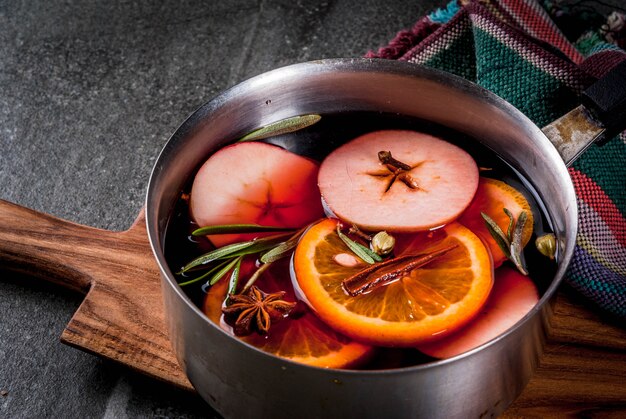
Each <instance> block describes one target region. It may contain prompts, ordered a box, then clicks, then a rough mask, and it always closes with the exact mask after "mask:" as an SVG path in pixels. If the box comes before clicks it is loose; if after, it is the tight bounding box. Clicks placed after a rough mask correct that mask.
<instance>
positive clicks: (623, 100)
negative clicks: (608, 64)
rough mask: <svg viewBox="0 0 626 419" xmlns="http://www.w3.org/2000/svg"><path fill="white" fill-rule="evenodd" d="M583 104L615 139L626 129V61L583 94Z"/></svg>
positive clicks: (605, 136) (605, 134)
mask: <svg viewBox="0 0 626 419" xmlns="http://www.w3.org/2000/svg"><path fill="white" fill-rule="evenodd" d="M582 104H583V105H584V106H585V107H586V108H587V109H588V110H589V112H591V114H592V115H593V117H594V118H595V119H596V120H598V121H599V122H600V123H601V124H602V126H603V127H604V134H603V137H604V138H605V139H610V138H613V137H614V136H615V135H617V134H619V133H620V132H622V131H623V130H624V129H626V60H624V61H622V62H621V63H619V64H618V65H617V66H616V67H615V68H613V69H612V70H611V71H610V72H609V73H608V74H606V75H605V76H604V77H602V78H601V79H600V80H598V81H597V82H595V83H594V84H592V85H591V86H590V87H589V88H587V90H585V91H584V92H583V95H582Z"/></svg>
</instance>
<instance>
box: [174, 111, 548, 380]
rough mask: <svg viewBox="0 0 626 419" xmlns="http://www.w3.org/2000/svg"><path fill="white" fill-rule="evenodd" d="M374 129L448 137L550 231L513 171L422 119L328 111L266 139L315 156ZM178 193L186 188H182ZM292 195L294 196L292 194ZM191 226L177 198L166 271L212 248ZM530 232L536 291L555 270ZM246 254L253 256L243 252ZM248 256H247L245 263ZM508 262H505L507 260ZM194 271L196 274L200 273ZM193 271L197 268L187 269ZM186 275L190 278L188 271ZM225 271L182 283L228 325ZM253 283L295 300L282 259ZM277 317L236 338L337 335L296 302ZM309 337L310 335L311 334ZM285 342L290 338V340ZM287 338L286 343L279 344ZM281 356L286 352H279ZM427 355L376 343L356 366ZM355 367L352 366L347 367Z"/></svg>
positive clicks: (269, 340)
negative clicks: (215, 278) (217, 277)
mask: <svg viewBox="0 0 626 419" xmlns="http://www.w3.org/2000/svg"><path fill="white" fill-rule="evenodd" d="M376 129H415V130H420V131H425V132H429V133H431V134H433V135H437V136H439V137H441V138H445V139H446V140H450V139H454V140H456V141H453V142H454V143H455V144H456V145H459V146H461V147H462V148H464V149H466V150H467V151H468V152H469V153H470V154H471V155H472V156H473V157H474V159H475V160H476V162H477V164H478V166H479V167H487V168H490V170H489V171H488V172H484V173H481V175H486V176H488V177H492V178H496V179H500V180H503V181H504V182H506V183H508V184H510V185H511V186H513V187H515V188H516V189H518V190H519V191H521V192H522V193H523V194H524V195H525V196H526V198H527V200H528V201H529V203H530V204H531V208H532V210H533V216H534V220H535V226H534V231H535V233H539V234H543V233H544V232H547V231H550V227H549V219H548V218H547V217H546V215H545V213H543V212H542V211H541V210H540V208H542V206H541V205H540V204H538V200H537V199H536V195H535V194H533V193H532V192H531V190H529V189H528V188H527V187H525V185H528V182H526V181H524V180H523V179H520V178H519V177H518V176H517V175H516V173H515V172H514V171H513V170H512V169H511V168H510V167H509V166H508V165H507V164H506V163H504V162H503V161H502V160H501V159H500V158H498V157H497V156H496V155H495V154H494V153H493V152H491V151H490V150H488V149H487V148H485V147H483V146H481V145H480V144H478V143H477V142H476V141H475V140H472V139H468V138H466V137H464V136H462V135H459V134H458V133H454V132H450V131H448V130H445V129H442V128H440V127H434V126H432V125H428V124H424V123H423V122H421V121H416V120H414V119H406V118H400V117H397V116H390V115H380V114H366V115H363V114H358V113H351V114H343V115H329V116H324V117H323V118H322V122H320V123H318V124H316V125H314V126H312V127H309V128H307V129H306V130H303V131H300V132H297V133H292V134H287V135H282V136H278V137H274V138H270V139H268V140H267V141H268V142H272V143H275V144H277V145H281V146H283V147H285V148H286V149H288V150H290V151H293V152H298V153H301V154H303V155H306V156H307V157H311V158H316V159H318V160H321V159H323V157H324V156H325V155H326V154H327V153H328V152H330V151H331V150H332V149H334V148H336V147H337V146H338V145H340V144H342V143H343V142H345V141H348V140H350V139H352V138H354V137H356V136H358V135H359V134H361V133H364V132H369V131H373V130H376ZM184 192H189V191H188V190H186V191H184ZM296 198H297V197H294V199H296ZM195 228H197V226H195V225H194V224H193V223H192V222H191V220H190V219H189V216H188V207H187V202H186V201H185V200H182V199H181V200H180V201H179V203H178V205H177V206H176V208H175V209H174V212H173V214H172V217H171V219H170V223H169V225H168V229H167V232H166V239H165V254H166V258H167V260H168V264H169V265H170V267H171V269H172V271H174V272H176V271H178V270H179V269H180V267H181V266H183V265H184V264H185V263H187V262H188V261H190V260H191V259H193V258H195V257H197V256H199V255H201V254H203V253H206V252H207V251H209V250H211V249H212V246H211V244H210V242H208V240H206V239H204V238H193V239H191V240H190V239H189V237H190V233H191V231H193V230H194V229H195ZM534 239H535V235H533V237H532V238H531V241H530V243H529V245H528V246H526V249H525V254H524V255H525V259H526V262H527V266H528V269H529V272H530V277H531V278H532V279H533V281H534V282H535V284H536V285H537V288H538V290H539V292H540V294H541V293H542V292H543V291H544V290H545V289H546V288H547V287H548V285H549V281H550V280H551V279H552V277H553V274H554V272H555V269H556V263H555V262H554V261H550V260H549V259H547V258H545V257H543V256H542V255H540V254H539V253H538V252H537V251H536V249H535V248H534V246H533V245H532V243H534ZM248 258H252V259H253V258H254V257H253V256H248ZM251 262H252V261H251V260H249V261H248V263H251ZM507 264H508V262H507ZM201 273H202V272H200V273H199V274H201ZM192 274H193V275H198V273H192ZM190 277H193V276H192V275H191V274H190ZM188 279H190V278H181V279H180V281H179V282H184V281H185V280H188ZM227 281H228V275H227V276H226V277H225V278H223V279H222V280H221V281H220V282H219V283H218V284H216V285H214V286H213V290H212V291H211V292H210V293H209V294H208V296H209V297H208V298H207V293H206V292H205V291H206V287H203V285H204V282H200V283H198V284H193V285H189V286H186V287H184V288H183V289H184V290H185V291H186V292H187V293H188V295H189V296H190V298H191V299H192V300H193V301H194V302H195V303H196V304H197V305H198V306H199V307H201V308H203V309H204V311H205V313H207V315H208V316H209V318H211V320H213V321H214V322H215V323H216V324H218V325H219V326H220V327H222V328H225V329H226V330H229V328H230V327H229V326H228V325H227V324H225V323H224V322H223V319H222V318H221V301H223V297H222V296H224V295H225V293H226V285H227V284H226V283H227ZM246 281H247V277H246V276H245V275H242V277H241V278H240V287H241V284H244V283H245V282H246ZM257 285H258V286H259V288H261V289H263V290H264V291H265V292H268V293H269V292H273V291H274V290H283V291H286V292H287V295H286V296H285V300H288V301H297V300H296V296H295V294H294V292H293V289H292V287H291V279H290V275H289V266H288V259H284V260H282V261H279V262H276V263H275V264H274V266H272V267H271V268H270V269H269V270H268V271H266V272H265V273H264V275H262V276H261V278H259V281H258V282H257ZM291 317H292V318H291V319H290V318H287V319H285V320H283V321H281V322H278V323H276V324H274V325H273V326H272V327H271V329H270V331H269V333H268V335H267V336H259V335H256V334H253V335H250V336H248V337H244V338H242V339H243V340H244V341H246V342H247V343H249V344H251V345H254V346H256V347H258V348H260V349H262V350H267V351H268V352H271V353H277V354H279V355H281V352H280V351H281V349H278V348H279V347H280V345H281V344H283V348H284V350H285V351H288V350H289V348H291V347H297V346H298V344H299V342H300V341H301V340H303V339H304V338H303V336H305V335H306V334H308V335H311V334H313V335H315V337H317V338H318V339H317V341H318V342H322V341H324V340H325V339H324V336H333V337H334V338H335V339H339V341H344V340H343V339H342V338H337V336H338V335H337V334H336V333H335V332H333V331H332V330H331V329H330V328H329V327H327V326H325V325H324V324H323V323H322V322H321V321H320V320H319V319H317V317H316V316H315V314H314V313H313V312H312V311H311V310H310V309H309V308H308V307H307V306H306V304H304V303H302V302H300V303H299V304H298V306H297V308H296V313H295V314H294V315H292V316H291ZM314 340H315V339H314ZM290 342H291V343H290ZM285 343H287V344H285ZM330 350H336V348H333V347H332V346H331V347H325V346H324V345H321V344H320V345H318V346H317V347H314V348H311V352H312V353H315V354H318V355H320V354H323V353H325V352H328V351H330ZM285 354H286V355H287V356H289V355H290V354H287V353H285ZM432 360H433V358H430V357H428V356H427V355H424V354H421V353H420V352H419V351H417V350H415V349H392V348H377V349H376V351H375V352H374V353H373V354H371V356H370V357H369V358H368V361H367V362H365V363H362V364H361V365H359V366H358V368H360V369H385V368H395V367H403V366H408V365H415V364H420V363H425V362H429V361H432ZM350 367H357V366H350Z"/></svg>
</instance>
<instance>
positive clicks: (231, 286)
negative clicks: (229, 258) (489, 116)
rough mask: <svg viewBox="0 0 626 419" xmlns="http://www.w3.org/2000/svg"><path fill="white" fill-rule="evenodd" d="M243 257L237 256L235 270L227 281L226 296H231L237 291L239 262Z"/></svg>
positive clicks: (239, 270)
mask: <svg viewBox="0 0 626 419" xmlns="http://www.w3.org/2000/svg"><path fill="white" fill-rule="evenodd" d="M242 259H243V256H239V257H238V258H237V259H236V261H237V263H236V264H235V268H234V269H233V271H232V272H231V274H230V279H229V281H228V292H227V295H233V294H234V293H235V291H237V283H238V282H239V272H241V260H242Z"/></svg>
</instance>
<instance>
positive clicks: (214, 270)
mask: <svg viewBox="0 0 626 419" xmlns="http://www.w3.org/2000/svg"><path fill="white" fill-rule="evenodd" d="M226 264H228V260H226V261H224V262H222V263H219V264H217V265H216V266H214V267H213V268H212V269H210V270H209V271H207V272H206V273H204V274H202V275H200V276H199V277H197V278H193V279H190V280H189V281H185V282H181V283H179V284H178V285H179V286H181V287H184V286H186V285H190V284H195V283H196V282H200V281H202V280H204V279H205V278H207V277H209V276H211V275H212V274H214V273H215V272H217V271H218V270H219V269H221V268H222V267H224V266H225V265H226Z"/></svg>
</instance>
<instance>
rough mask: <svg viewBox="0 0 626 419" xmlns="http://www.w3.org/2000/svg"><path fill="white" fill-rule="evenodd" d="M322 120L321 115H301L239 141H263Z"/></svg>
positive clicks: (267, 127)
mask: <svg viewBox="0 0 626 419" xmlns="http://www.w3.org/2000/svg"><path fill="white" fill-rule="evenodd" d="M320 119H322V117H321V116H319V115H315V114H312V115H300V116H294V117H291V118H286V119H283V120H280V121H277V122H273V123H271V124H269V125H266V126H264V127H262V128H259V129H257V130H254V131H252V132H251V133H249V134H246V135H244V136H243V137H241V138H240V139H239V141H254V140H262V139H265V138H268V137H273V136H276V135H281V134H287V133H289V132H294V131H298V130H301V129H303V128H306V127H308V126H311V125H313V124H315V123H317V122H318V121H319V120H320Z"/></svg>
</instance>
